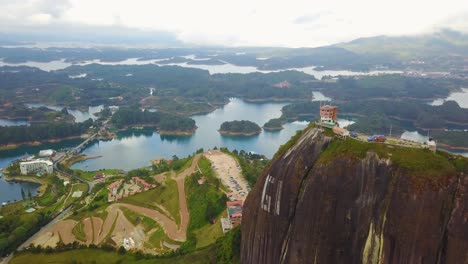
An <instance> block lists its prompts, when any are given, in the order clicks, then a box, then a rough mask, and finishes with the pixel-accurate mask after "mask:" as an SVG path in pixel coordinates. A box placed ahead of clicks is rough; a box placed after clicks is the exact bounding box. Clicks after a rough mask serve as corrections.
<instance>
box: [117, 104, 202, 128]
mask: <svg viewBox="0 0 468 264" xmlns="http://www.w3.org/2000/svg"><path fill="white" fill-rule="evenodd" d="M111 123H112V124H113V125H115V126H116V127H117V128H119V129H125V128H127V127H130V126H149V127H157V128H158V131H159V133H160V134H162V135H186V134H188V135H190V134H193V133H194V132H195V130H196V129H197V127H196V125H195V120H193V119H191V118H189V117H185V116H178V115H174V114H169V113H163V112H150V111H148V110H144V111H142V110H141V109H139V108H138V107H136V106H135V107H121V108H120V109H119V110H118V111H117V112H115V114H114V115H113V116H112V119H111Z"/></svg>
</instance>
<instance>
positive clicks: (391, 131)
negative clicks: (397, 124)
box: [388, 123, 392, 137]
mask: <svg viewBox="0 0 468 264" xmlns="http://www.w3.org/2000/svg"><path fill="white" fill-rule="evenodd" d="M388 137H392V123H390V135H389V136H388Z"/></svg>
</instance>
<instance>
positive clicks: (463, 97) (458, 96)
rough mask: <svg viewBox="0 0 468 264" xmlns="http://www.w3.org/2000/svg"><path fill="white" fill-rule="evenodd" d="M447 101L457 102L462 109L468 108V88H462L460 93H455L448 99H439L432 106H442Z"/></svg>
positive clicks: (431, 103)
mask: <svg viewBox="0 0 468 264" xmlns="http://www.w3.org/2000/svg"><path fill="white" fill-rule="evenodd" d="M447 101H455V102H457V104H458V105H459V106H460V107H461V108H468V88H461V91H459V92H453V93H451V94H449V96H447V97H446V98H439V99H436V100H434V101H432V102H430V103H429V104H430V105H442V104H443V103H445V102H447Z"/></svg>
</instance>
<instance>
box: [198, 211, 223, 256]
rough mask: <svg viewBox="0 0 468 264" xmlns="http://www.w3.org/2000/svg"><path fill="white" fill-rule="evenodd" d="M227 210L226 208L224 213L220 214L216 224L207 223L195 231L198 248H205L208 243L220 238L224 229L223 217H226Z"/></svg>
mask: <svg viewBox="0 0 468 264" xmlns="http://www.w3.org/2000/svg"><path fill="white" fill-rule="evenodd" d="M226 216H227V212H226V210H224V211H223V213H222V214H220V215H219V216H218V217H217V218H216V223H214V224H206V225H205V226H203V227H202V228H200V229H197V230H196V231H195V232H194V233H195V236H196V237H197V245H196V248H203V247H206V246H208V245H211V244H213V243H215V242H216V240H218V238H220V237H222V236H223V230H222V228H221V220H220V219H221V217H226Z"/></svg>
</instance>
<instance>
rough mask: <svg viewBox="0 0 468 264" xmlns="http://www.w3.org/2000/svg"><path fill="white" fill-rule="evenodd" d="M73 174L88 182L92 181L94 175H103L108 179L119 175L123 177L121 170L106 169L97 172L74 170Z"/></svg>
mask: <svg viewBox="0 0 468 264" xmlns="http://www.w3.org/2000/svg"><path fill="white" fill-rule="evenodd" d="M74 173H75V174H76V175H78V176H80V178H83V179H85V180H88V181H92V180H93V177H94V175H96V174H98V173H104V174H105V175H106V177H109V175H111V176H119V175H121V176H123V172H122V170H119V169H108V170H99V171H82V170H74Z"/></svg>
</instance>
